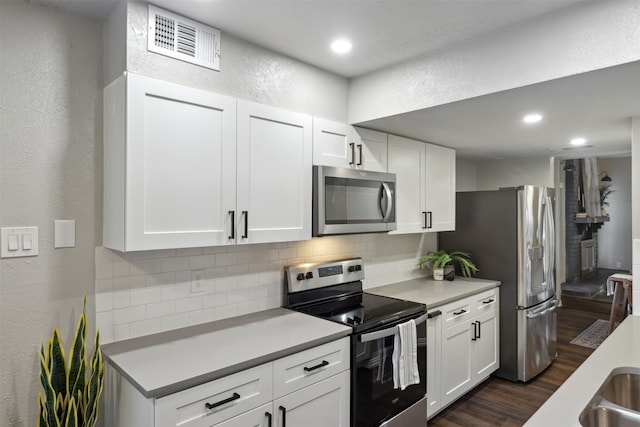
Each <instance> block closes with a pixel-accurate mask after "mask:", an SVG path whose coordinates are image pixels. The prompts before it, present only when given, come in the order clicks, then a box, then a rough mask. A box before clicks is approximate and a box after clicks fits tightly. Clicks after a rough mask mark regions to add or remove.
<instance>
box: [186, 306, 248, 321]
mask: <svg viewBox="0 0 640 427" xmlns="http://www.w3.org/2000/svg"><path fill="white" fill-rule="evenodd" d="M236 313H237V309H236ZM235 316H237V314H235ZM190 317H191V324H192V325H197V324H199V323H207V322H213V321H214V320H216V309H214V308H206V309H204V310H198V311H192V312H191V314H190Z"/></svg>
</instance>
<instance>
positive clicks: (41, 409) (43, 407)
mask: <svg viewBox="0 0 640 427" xmlns="http://www.w3.org/2000/svg"><path fill="white" fill-rule="evenodd" d="M37 427H49V423H48V422H47V404H46V403H45V401H44V398H43V397H42V393H38V424H37Z"/></svg>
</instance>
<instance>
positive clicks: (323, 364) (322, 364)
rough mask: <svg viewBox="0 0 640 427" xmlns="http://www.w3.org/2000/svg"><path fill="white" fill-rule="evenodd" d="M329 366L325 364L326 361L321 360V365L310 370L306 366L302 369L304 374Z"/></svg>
mask: <svg viewBox="0 0 640 427" xmlns="http://www.w3.org/2000/svg"><path fill="white" fill-rule="evenodd" d="M328 364H329V362H327V361H326V360H323V361H322V363H319V364H317V365H316V366H312V367H310V368H307V367H306V366H305V367H304V371H305V372H311V371H315V370H316V369H319V368H322V367H324V366H327V365H328Z"/></svg>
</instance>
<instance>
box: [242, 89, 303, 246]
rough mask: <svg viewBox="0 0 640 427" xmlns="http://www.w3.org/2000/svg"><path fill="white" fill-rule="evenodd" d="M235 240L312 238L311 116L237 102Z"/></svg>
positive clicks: (274, 240) (259, 241) (261, 241)
mask: <svg viewBox="0 0 640 427" xmlns="http://www.w3.org/2000/svg"><path fill="white" fill-rule="evenodd" d="M237 143H238V175H237V180H238V186H237V188H238V190H237V200H238V204H237V206H238V208H237V209H238V212H237V215H238V216H237V221H236V224H237V243H240V244H242V243H265V242H281V241H283V242H286V241H294V240H307V239H311V179H312V176H311V170H312V168H311V151H312V141H311V117H310V116H307V115H304V114H298V113H292V112H289V111H285V110H280V109H278V108H273V107H269V106H266V105H261V104H255V103H252V102H248V101H238V142H237Z"/></svg>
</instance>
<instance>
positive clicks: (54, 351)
mask: <svg viewBox="0 0 640 427" xmlns="http://www.w3.org/2000/svg"><path fill="white" fill-rule="evenodd" d="M48 349H49V371H50V372H51V385H52V386H53V389H54V390H55V393H56V395H58V394H62V395H66V394H67V391H68V390H67V367H66V356H65V354H64V348H62V341H61V339H60V331H59V330H58V328H55V329H54V330H53V337H52V338H51V340H50V341H49V342H48Z"/></svg>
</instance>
